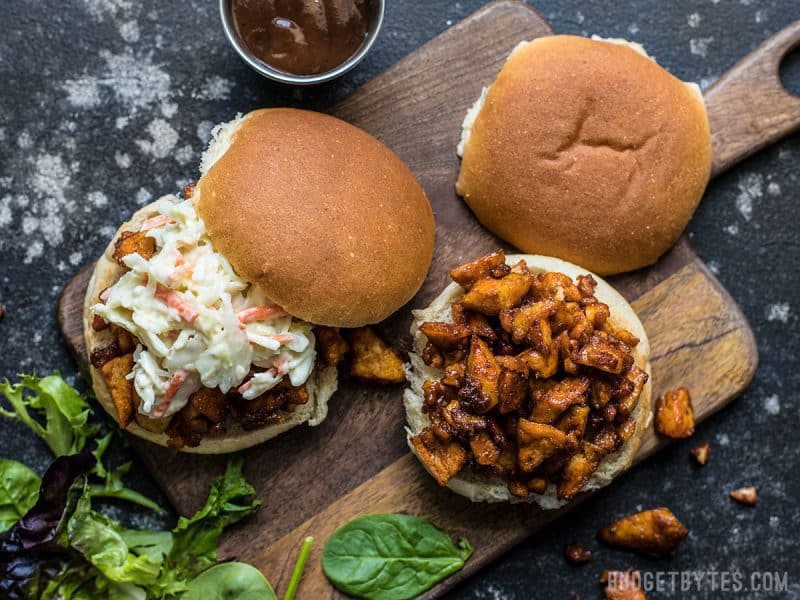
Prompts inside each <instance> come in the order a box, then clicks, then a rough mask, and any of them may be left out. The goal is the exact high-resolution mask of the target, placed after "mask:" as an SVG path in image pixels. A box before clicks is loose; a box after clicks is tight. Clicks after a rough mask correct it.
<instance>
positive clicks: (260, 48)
mask: <svg viewBox="0 0 800 600" xmlns="http://www.w3.org/2000/svg"><path fill="white" fill-rule="evenodd" d="M370 10H371V6H370V0H232V2H231V16H232V18H233V24H234V27H235V29H236V33H237V35H238V36H239V38H240V39H241V40H242V43H244V45H245V46H246V47H247V49H248V50H249V51H250V52H251V53H252V54H253V55H254V56H256V57H257V58H258V59H260V60H261V61H263V62H265V63H266V64H268V65H270V66H271V67H273V68H275V69H278V70H279V71H283V72H285V73H291V74H293V75H316V74H319V73H326V72H328V71H331V70H333V69H335V68H336V67H338V66H339V65H341V64H342V63H344V62H346V61H347V59H349V58H350V57H351V56H353V55H354V54H355V53H356V52H358V50H359V48H360V47H361V45H362V44H363V43H364V40H365V39H366V37H367V31H368V29H369V22H370V16H371V15H370Z"/></svg>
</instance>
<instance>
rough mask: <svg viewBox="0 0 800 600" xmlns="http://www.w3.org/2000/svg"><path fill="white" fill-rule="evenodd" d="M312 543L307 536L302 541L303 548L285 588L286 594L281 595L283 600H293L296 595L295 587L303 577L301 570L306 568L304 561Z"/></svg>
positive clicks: (311, 539)
mask: <svg viewBox="0 0 800 600" xmlns="http://www.w3.org/2000/svg"><path fill="white" fill-rule="evenodd" d="M313 543H314V538H313V537H311V536H308V537H307V538H306V539H305V540H303V546H302V548H300V555H299V556H298V557H297V562H296V563H295V565H294V571H292V578H291V579H290V580H289V587H287V588H286V593H285V594H284V595H283V600H294V597H295V594H297V586H298V585H300V577H302V576H303V569H305V568H306V561H307V560H308V555H309V554H311V544H313Z"/></svg>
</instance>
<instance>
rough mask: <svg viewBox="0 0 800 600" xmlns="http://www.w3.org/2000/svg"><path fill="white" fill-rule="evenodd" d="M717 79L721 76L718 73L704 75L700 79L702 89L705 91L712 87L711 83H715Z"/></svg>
mask: <svg viewBox="0 0 800 600" xmlns="http://www.w3.org/2000/svg"><path fill="white" fill-rule="evenodd" d="M717 79H719V77H717V76H716V75H712V76H710V77H703V78H702V79H700V89H701V90H703V91H705V90H707V89H708V88H710V87H711V84H713V83H714V82H715V81H716V80H717Z"/></svg>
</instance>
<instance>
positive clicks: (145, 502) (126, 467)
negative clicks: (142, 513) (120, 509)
mask: <svg viewBox="0 0 800 600" xmlns="http://www.w3.org/2000/svg"><path fill="white" fill-rule="evenodd" d="M112 436H113V432H109V433H108V434H106V435H105V436H104V437H102V438H100V439H99V440H97V447H96V448H95V449H94V451H93V452H92V454H93V455H94V457H95V459H96V460H97V465H96V466H95V468H94V471H93V474H94V475H97V476H98V477H99V478H101V479H103V483H93V484H90V485H89V493H90V494H91V495H92V497H94V498H115V499H117V500H125V501H126V502H132V503H133V504H138V505H139V506H143V507H144V508H147V509H150V510H152V511H155V512H159V513H163V512H165V511H164V509H163V508H161V507H160V506H159V505H158V504H156V503H155V502H153V501H152V500H150V498H148V497H147V496H144V495H142V494H140V493H139V492H137V491H136V490H132V489H130V488H129V487H126V486H125V484H124V483H122V478H123V477H124V476H125V475H127V474H128V472H129V471H130V469H131V464H132V463H130V462H126V463H124V464H122V465H120V466H118V467H116V468H115V469H111V470H108V469H106V467H105V465H104V464H103V454H105V451H106V450H107V449H108V445H109V443H110V442H111V437H112Z"/></svg>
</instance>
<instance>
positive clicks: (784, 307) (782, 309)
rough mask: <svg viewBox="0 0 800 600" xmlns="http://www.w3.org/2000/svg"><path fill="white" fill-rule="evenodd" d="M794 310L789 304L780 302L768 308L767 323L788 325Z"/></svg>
mask: <svg viewBox="0 0 800 600" xmlns="http://www.w3.org/2000/svg"><path fill="white" fill-rule="evenodd" d="M791 314H792V309H791V307H790V306H789V303H788V302H778V303H776V304H770V305H768V306H767V321H780V322H781V323H788V322H789V316H790V315H791Z"/></svg>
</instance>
